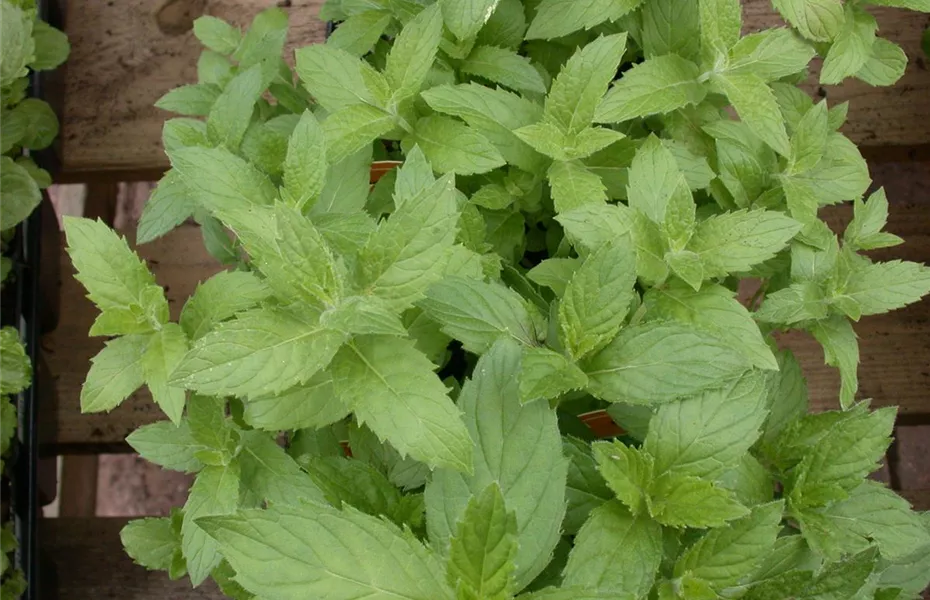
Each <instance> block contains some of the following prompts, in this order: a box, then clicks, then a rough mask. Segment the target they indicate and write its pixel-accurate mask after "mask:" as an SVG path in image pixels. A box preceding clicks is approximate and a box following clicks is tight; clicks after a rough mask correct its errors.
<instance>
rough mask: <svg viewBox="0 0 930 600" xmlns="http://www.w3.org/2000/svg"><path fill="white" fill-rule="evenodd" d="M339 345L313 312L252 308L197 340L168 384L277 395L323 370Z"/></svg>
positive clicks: (218, 391) (216, 391)
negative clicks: (303, 312)
mask: <svg viewBox="0 0 930 600" xmlns="http://www.w3.org/2000/svg"><path fill="white" fill-rule="evenodd" d="M343 340H344V337H343V334H341V333H338V332H333V331H330V330H327V329H326V328H324V327H323V326H322V325H320V324H319V322H318V321H317V319H316V318H314V317H313V315H312V313H311V314H309V315H308V314H302V315H298V314H296V313H295V312H294V311H288V310H285V309H281V308H262V309H253V310H249V311H246V312H242V313H239V314H238V315H237V316H236V318H235V319H234V320H232V321H226V322H223V323H221V324H219V325H218V326H217V327H216V328H215V329H214V330H213V331H211V332H210V333H208V334H206V335H204V336H203V337H201V338H199V339H198V340H197V341H195V342H194V345H193V347H192V348H191V350H190V352H188V354H187V355H186V356H185V357H184V360H183V361H182V362H181V364H180V365H179V366H178V368H177V369H175V371H174V373H173V374H172V376H171V379H170V380H169V382H170V383H174V384H178V385H183V386H185V387H187V388H188V389H193V390H196V391H198V392H200V393H202V394H217V395H239V396H250V397H252V396H259V395H263V394H274V393H279V392H282V391H284V390H286V389H288V388H290V387H291V386H293V385H295V384H298V383H303V382H305V381H307V380H309V379H310V377H312V376H313V374H314V373H316V372H317V371H319V370H321V369H323V368H325V367H326V365H328V364H329V362H330V360H332V358H333V355H334V354H335V353H336V351H337V350H338V349H339V346H340V345H342V342H343Z"/></svg>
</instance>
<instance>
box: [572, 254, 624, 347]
mask: <svg viewBox="0 0 930 600" xmlns="http://www.w3.org/2000/svg"><path fill="white" fill-rule="evenodd" d="M635 281H636V255H635V253H634V250H633V246H632V244H631V243H630V241H629V239H627V238H623V237H621V238H618V239H617V240H616V241H614V242H613V243H608V244H606V245H604V246H601V248H600V249H598V250H597V251H596V252H594V253H593V254H591V255H590V256H589V257H588V258H587V259H585V261H584V262H583V263H582V264H581V267H579V268H578V270H577V271H575V273H574V274H573V275H572V278H571V280H570V281H569V282H568V286H567V288H566V290H565V295H564V296H563V297H562V302H561V303H560V304H559V329H560V339H561V341H562V343H563V344H564V345H565V347H566V348H567V349H568V351H569V354H570V355H571V356H572V357H573V358H574V359H575V360H578V359H580V358H582V357H584V356H586V355H588V354H590V353H592V352H596V351H598V350H599V349H601V348H603V347H604V346H605V345H606V344H607V343H609V342H610V340H611V339H613V338H614V336H616V335H617V333H618V332H619V331H620V327H621V326H622V325H623V322H624V320H625V319H626V315H627V310H628V309H629V307H630V303H631V302H632V300H633V284H634V283H635Z"/></svg>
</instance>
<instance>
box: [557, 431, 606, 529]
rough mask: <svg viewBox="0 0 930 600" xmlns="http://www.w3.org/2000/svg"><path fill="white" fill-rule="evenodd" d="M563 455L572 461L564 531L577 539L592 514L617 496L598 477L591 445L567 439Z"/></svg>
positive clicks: (567, 482)
mask: <svg viewBox="0 0 930 600" xmlns="http://www.w3.org/2000/svg"><path fill="white" fill-rule="evenodd" d="M562 452H563V454H565V456H566V458H568V460H569V464H568V478H567V480H566V486H565V501H566V502H567V504H568V508H567V509H566V511H565V522H564V523H563V527H564V529H565V533H566V534H569V535H574V534H576V533H578V530H579V529H581V526H582V525H584V523H585V521H587V520H588V515H589V514H590V513H591V511H592V510H594V509H595V508H597V507H598V506H601V505H602V504H604V503H605V502H606V501H608V500H611V499H613V497H614V495H613V492H612V491H611V490H610V488H608V487H607V483H606V482H605V481H604V478H603V477H601V475H600V473H598V471H597V462H596V461H595V460H594V456H593V455H592V454H591V446H590V445H589V444H588V443H587V442H584V441H582V440H579V439H578V438H574V437H568V436H566V437H564V438H563V440H562Z"/></svg>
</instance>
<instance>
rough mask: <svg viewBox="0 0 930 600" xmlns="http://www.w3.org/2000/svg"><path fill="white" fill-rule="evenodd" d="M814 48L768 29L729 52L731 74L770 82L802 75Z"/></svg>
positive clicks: (785, 31) (783, 31) (789, 34)
mask: <svg viewBox="0 0 930 600" xmlns="http://www.w3.org/2000/svg"><path fill="white" fill-rule="evenodd" d="M815 54H816V51H815V50H814V48H813V47H812V46H811V45H810V44H808V43H806V42H805V41H804V40H802V39H801V38H799V37H798V36H797V35H795V34H794V33H793V32H792V31H791V30H789V29H769V30H767V31H761V32H759V33H751V34H749V35H747V36H744V37H742V38H741V39H740V40H739V41H738V42H737V43H736V45H735V46H733V49H732V50H730V63H729V65H728V66H727V71H729V72H731V73H752V74H754V75H756V76H758V77H761V78H762V80H763V81H766V82H770V81H775V80H778V79H781V78H783V77H788V76H791V75H794V74H795V73H798V72H800V71H803V70H804V68H805V67H807V64H808V63H809V62H810V60H811V59H812V58H813V57H814V55H815Z"/></svg>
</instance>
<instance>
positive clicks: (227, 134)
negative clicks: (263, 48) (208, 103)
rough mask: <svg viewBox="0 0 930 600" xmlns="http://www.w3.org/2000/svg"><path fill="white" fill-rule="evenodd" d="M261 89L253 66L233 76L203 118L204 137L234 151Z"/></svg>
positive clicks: (259, 75) (257, 67)
mask: <svg viewBox="0 0 930 600" xmlns="http://www.w3.org/2000/svg"><path fill="white" fill-rule="evenodd" d="M264 89H265V82H264V81H263V75H262V68H261V66H260V65H255V66H253V67H251V68H248V69H246V70H244V71H242V72H240V73H239V74H238V75H236V76H235V77H233V79H232V81H230V82H229V83H228V84H226V88H225V89H224V90H223V93H222V94H220V95H219V97H218V98H217V99H216V102H215V103H214V104H213V107H212V108H211V109H210V114H209V116H208V117H207V138H208V139H209V140H210V141H211V142H214V143H215V144H217V145H221V146H224V147H226V148H228V149H229V150H231V151H233V152H235V151H236V150H237V149H238V148H239V144H240V143H241V142H242V137H243V136H244V135H245V130H246V129H248V128H249V123H250V122H251V119H252V110H253V109H254V107H255V103H256V102H258V99H259V98H260V97H261V95H262V92H263V91H264Z"/></svg>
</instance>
